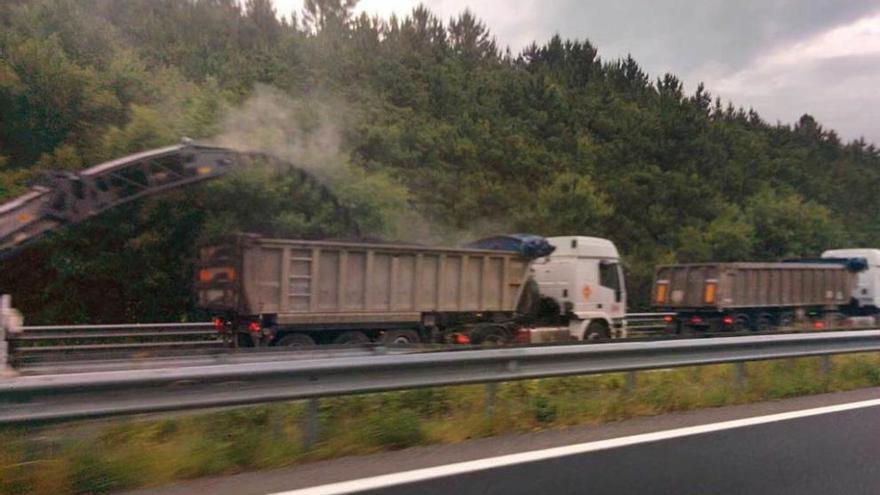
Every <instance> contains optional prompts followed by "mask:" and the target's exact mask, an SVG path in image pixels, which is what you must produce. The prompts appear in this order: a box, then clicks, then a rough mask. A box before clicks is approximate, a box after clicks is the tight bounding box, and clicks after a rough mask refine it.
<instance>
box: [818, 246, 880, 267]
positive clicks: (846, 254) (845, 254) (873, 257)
mask: <svg viewBox="0 0 880 495" xmlns="http://www.w3.org/2000/svg"><path fill="white" fill-rule="evenodd" d="M822 257H823V258H864V259H865V260H867V261H868V266H874V267H876V266H880V249H869V248H853V249H829V250H828V251H825V252H823V253H822Z"/></svg>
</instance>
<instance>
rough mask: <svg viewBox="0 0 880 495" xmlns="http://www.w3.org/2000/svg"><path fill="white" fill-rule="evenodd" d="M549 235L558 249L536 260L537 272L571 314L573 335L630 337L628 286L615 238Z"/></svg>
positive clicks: (544, 291) (543, 288)
mask: <svg viewBox="0 0 880 495" xmlns="http://www.w3.org/2000/svg"><path fill="white" fill-rule="evenodd" d="M547 240H548V241H549V242H550V244H552V245H553V246H554V247H555V248H556V250H555V251H553V254H551V255H550V256H547V257H544V258H539V259H537V260H535V262H534V263H533V264H532V277H533V280H534V281H535V282H536V283H537V284H538V289H539V291H540V292H541V295H542V296H545V297H550V298H552V299H554V300H555V301H556V302H557V303H558V304H559V307H560V310H561V311H562V312H563V314H567V315H568V316H569V324H568V333H569V335H570V336H571V337H572V338H574V339H577V340H591V339H599V338H611V337H618V338H619V337H625V336H626V319H625V316H626V286H625V284H624V278H623V270H622V268H621V264H620V255H619V253H618V252H617V247H616V246H615V245H614V243H612V242H611V241H609V240H608V239H601V238H598V237H585V236H562V237H548V238H547ZM535 330H538V329H535ZM547 330H548V331H549V329H547Z"/></svg>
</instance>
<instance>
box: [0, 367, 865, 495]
mask: <svg viewBox="0 0 880 495" xmlns="http://www.w3.org/2000/svg"><path fill="white" fill-rule="evenodd" d="M832 363H833V366H832V371H831V373H830V374H829V375H825V374H823V372H822V368H821V364H820V360H819V358H804V359H794V360H781V361H767V362H759V363H749V364H748V380H747V382H746V385H745V386H744V387H743V388H741V389H740V388H737V387H736V383H735V382H736V381H735V371H734V367H733V366H732V365H718V366H705V367H691V368H679V369H674V370H663V371H658V372H646V373H639V375H638V380H637V386H636V387H635V389H633V390H627V387H626V376H625V375H624V374H607V375H597V376H584V377H568V378H555V379H545V380H526V381H519V382H509V383H503V384H500V385H499V387H498V390H497V396H496V402H495V407H494V408H493V414H492V416H491V418H490V417H487V415H486V409H485V404H484V400H485V388H484V386H482V385H468V386H458V387H441V388H430V389H420V390H412V391H405V392H393V393H383V394H372V395H361V396H351V397H340V398H333V399H323V400H321V402H320V409H319V422H320V423H319V424H320V432H321V440H320V442H319V443H318V444H317V445H316V446H315V447H314V448H312V449H305V448H304V447H303V442H302V429H301V426H302V424H303V419H304V417H303V415H304V407H303V404H302V403H297V402H293V403H279V404H271V405H264V406H255V407H246V408H240V409H234V410H224V411H220V412H210V413H200V414H192V415H180V416H175V417H170V418H164V419H156V418H155V417H154V418H152V419H150V418H147V419H144V418H140V419H138V418H129V419H121V420H113V421H107V420H104V421H91V422H89V421H79V422H71V423H66V424H61V425H53V426H47V427H43V428H32V429H3V430H0V493H2V494H55V495H59V494H70V493H108V492H111V491H115V490H121V489H126V488H134V487H143V486H156V485H161V484H165V483H170V482H173V481H177V480H183V479H190V478H197V477H200V476H206V475H212V474H220V473H233V472H238V471H243V470H254V469H263V468H272V467H279V466H286V465H290V464H295V463H299V462H304V461H313V460H318V459H328V458H333V457H339V456H344V455H351V454H365V453H369V452H375V451H380V450H388V449H398V448H405V447H410V446H415V445H428V444H437V443H450V442H459V441H462V440H466V439H469V438H478V437H487V436H491V435H498V434H502V433H511V432H523V431H534V430H540V429H546V428H559V427H566V426H574V425H590V424H598V423H603V422H609V421H617V420H621V419H625V418H630V417H635V416H649V415H656V414H662V413H666V412H671V411H684V410H692V409H698V408H705V407H716V406H724V405H730V404H741V403H747V402H756V401H763V400H770V399H779V398H784V397H794V396H801V395H809V394H816V393H822V392H831V391H842V390H851V389H856V388H863V387H870V386H880V355H877V354H870V355H867V354H865V355H850V356H836V357H834V358H833V361H832Z"/></svg>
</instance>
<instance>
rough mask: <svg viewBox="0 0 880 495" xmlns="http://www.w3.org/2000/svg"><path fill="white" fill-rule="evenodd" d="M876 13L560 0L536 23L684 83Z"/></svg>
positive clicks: (822, 0) (750, 4)
mask: <svg viewBox="0 0 880 495" xmlns="http://www.w3.org/2000/svg"><path fill="white" fill-rule="evenodd" d="M877 9H880V4H878V2H877V1H876V0H847V1H845V2H841V1H839V0H836V1H835V0H808V1H794V0H763V1H761V0H744V1H730V0H696V1H695V0H655V1H639V0H616V1H600V0H587V1H577V0H564V1H560V2H555V3H549V4H547V7H546V9H544V10H543V11H541V12H536V13H535V16H536V19H535V21H536V22H539V23H541V24H543V25H544V26H543V29H541V31H544V32H549V33H552V32H557V31H558V32H559V33H560V34H562V35H563V36H564V37H582V38H583V37H586V38H588V39H590V40H591V41H592V42H593V43H594V44H596V45H597V46H598V47H599V50H600V52H601V53H603V54H605V56H606V57H612V58H613V57H616V56H621V55H626V54H627V53H632V54H633V56H634V57H635V58H636V59H637V60H639V61H640V62H644V64H645V66H646V67H647V68H648V69H649V70H651V72H654V73H660V72H665V71H667V70H675V71H676V72H677V73H679V74H682V75H685V74H688V73H690V72H691V71H693V70H696V69H698V68H699V67H701V66H703V65H706V64H707V63H713V64H714V65H716V66H718V67H721V68H725V69H727V70H731V71H732V70H736V69H738V68H740V67H742V66H744V65H745V64H747V63H748V62H749V61H750V60H752V59H753V58H754V57H755V56H757V55H759V54H760V53H762V52H763V51H765V50H768V49H769V48H772V47H774V46H776V45H779V44H781V43H786V42H791V41H794V40H798V39H801V38H804V37H807V36H809V35H811V34H814V33H817V32H820V31H823V30H825V29H829V28H831V27H833V26H836V25H839V24H842V23H846V22H848V21H852V20H855V19H857V18H859V17H861V16H863V15H865V14H867V13H870V12H872V11H875V10H877ZM509 35H514V36H515V33H504V36H503V38H507V37H508V36H509ZM538 41H539V43H540V42H541V41H543V40H538Z"/></svg>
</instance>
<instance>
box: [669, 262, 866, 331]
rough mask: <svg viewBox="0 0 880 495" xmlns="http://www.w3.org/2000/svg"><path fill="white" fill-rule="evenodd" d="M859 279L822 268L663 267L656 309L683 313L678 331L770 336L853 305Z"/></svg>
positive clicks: (837, 269) (838, 269)
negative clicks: (709, 329) (809, 314)
mask: <svg viewBox="0 0 880 495" xmlns="http://www.w3.org/2000/svg"><path fill="white" fill-rule="evenodd" d="M856 277H857V275H856V274H855V273H853V272H852V271H849V270H847V269H846V267H845V266H842V265H829V264H819V263H698V264H681V265H662V266H659V267H657V269H656V272H655V277H654V287H653V294H652V303H653V306H654V308H656V309H658V310H662V311H674V312H677V313H678V321H677V322H676V323H677V325H678V328H679V329H680V328H681V325H682V324H686V325H690V326H693V327H712V328H713V329H719V328H721V327H723V326H728V327H731V328H733V327H736V328H738V329H745V328H751V329H753V330H764V329H767V328H768V327H772V326H787V325H790V324H791V323H792V322H793V321H794V320H795V319H798V318H801V319H802V318H804V316H805V315H806V313H807V312H808V311H813V312H814V313H816V312H819V313H827V312H832V311H836V310H838V309H839V308H840V307H842V306H845V305H847V304H849V303H850V300H851V294H852V290H853V287H854V284H855V283H856Z"/></svg>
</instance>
